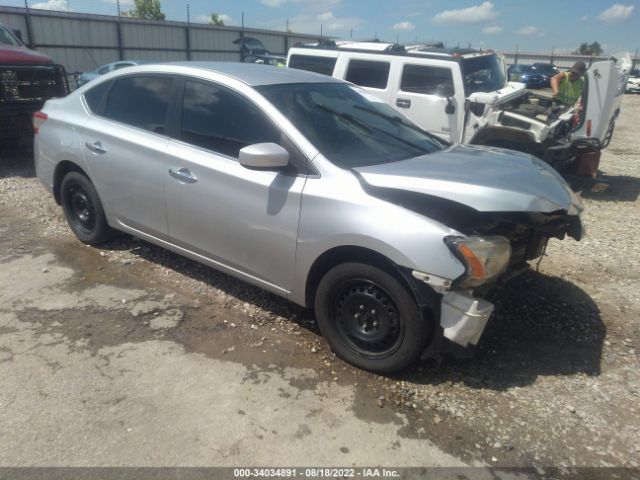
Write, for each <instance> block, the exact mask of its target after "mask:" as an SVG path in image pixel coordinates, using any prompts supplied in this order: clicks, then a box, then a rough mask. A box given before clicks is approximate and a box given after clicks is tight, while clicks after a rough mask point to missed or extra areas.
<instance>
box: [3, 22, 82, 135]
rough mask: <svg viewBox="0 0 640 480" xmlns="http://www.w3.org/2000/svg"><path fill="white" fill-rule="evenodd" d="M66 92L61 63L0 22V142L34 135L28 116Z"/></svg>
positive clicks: (67, 87) (64, 74) (65, 80)
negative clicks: (49, 100) (32, 48)
mask: <svg viewBox="0 0 640 480" xmlns="http://www.w3.org/2000/svg"><path fill="white" fill-rule="evenodd" d="M68 92H69V85H68V82H67V77H66V73H65V70H64V67H62V66H61V65H55V64H54V62H53V60H52V59H51V58H50V57H48V56H46V55H44V54H42V53H39V52H36V51H35V50H31V49H30V48H28V47H27V46H25V45H24V44H23V43H22V42H21V41H20V40H19V39H18V38H17V37H16V36H15V35H13V34H12V33H11V32H10V31H9V29H7V28H6V27H5V26H3V25H2V24H0V145H2V144H3V143H5V142H7V141H8V140H14V139H19V138H22V137H26V138H29V137H30V136H31V135H33V127H32V121H31V117H32V115H33V113H34V112H37V111H38V110H40V109H41V108H42V105H43V104H44V102H45V101H46V100H48V99H50V98H53V97H64V96H65V95H66V94H67V93H68Z"/></svg>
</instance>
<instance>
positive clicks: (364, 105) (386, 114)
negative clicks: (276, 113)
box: [256, 83, 446, 168]
mask: <svg viewBox="0 0 640 480" xmlns="http://www.w3.org/2000/svg"><path fill="white" fill-rule="evenodd" d="M256 89H257V90H258V91H259V92H260V93H262V95H264V96H265V97H266V98H267V99H268V100H269V101H270V102H271V103H272V104H273V105H274V106H275V107H276V108H278V109H279V110H280V111H281V112H282V114H283V115H284V116H285V117H287V118H288V119H289V120H290V121H291V123H293V125H295V126H296V128H297V129H298V130H299V131H300V132H301V133H302V134H303V135H305V136H306V137H307V139H308V140H309V141H310V142H311V143H312V144H313V145H314V146H315V147H316V148H317V149H318V150H319V151H320V152H321V153H322V154H323V155H324V156H325V157H326V158H327V159H329V160H330V161H331V162H333V163H335V164H336V165H338V166H340V167H342V168H356V167H361V166H365V165H375V164H381V163H389V162H394V161H398V160H404V159H407V158H412V157H417V156H421V155H425V154H428V153H432V152H435V151H438V150H441V149H442V148H444V146H445V145H446V144H445V143H444V142H443V141H441V140H439V139H437V138H436V137H434V136H433V135H430V134H428V133H426V132H425V131H423V130H421V129H420V128H418V127H417V126H415V125H414V124H412V123H411V122H410V121H409V120H408V119H406V118H405V117H403V116H401V115H399V114H398V112H396V111H395V110H393V109H392V108H391V107H390V106H389V105H387V104H386V103H383V102H379V101H369V100H367V98H365V96H364V95H362V94H361V93H360V92H358V90H360V89H357V87H353V86H350V85H347V84H344V83H304V84H284V85H266V86H262V87H257V88H256Z"/></svg>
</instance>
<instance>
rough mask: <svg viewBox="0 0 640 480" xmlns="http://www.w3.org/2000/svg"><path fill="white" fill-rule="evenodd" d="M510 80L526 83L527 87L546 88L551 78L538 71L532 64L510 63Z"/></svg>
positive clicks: (508, 73)
mask: <svg viewBox="0 0 640 480" xmlns="http://www.w3.org/2000/svg"><path fill="white" fill-rule="evenodd" d="M507 75H508V77H509V81H511V82H520V83H524V84H525V86H526V87H527V88H545V87H548V86H549V79H548V78H547V77H545V76H544V75H542V74H541V73H538V72H536V71H535V70H533V68H532V67H531V66H530V65H521V64H517V65H510V66H509V68H508V69H507Z"/></svg>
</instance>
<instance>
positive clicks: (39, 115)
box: [33, 112, 49, 134]
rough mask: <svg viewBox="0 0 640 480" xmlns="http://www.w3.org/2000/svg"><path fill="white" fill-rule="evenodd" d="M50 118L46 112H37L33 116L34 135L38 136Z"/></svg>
mask: <svg viewBox="0 0 640 480" xmlns="http://www.w3.org/2000/svg"><path fill="white" fill-rule="evenodd" d="M47 118H49V116H48V115H47V114H46V113H44V112H35V113H34V114H33V133H34V134H37V133H38V131H39V130H40V127H42V124H43V123H44V122H45V120H46V119H47Z"/></svg>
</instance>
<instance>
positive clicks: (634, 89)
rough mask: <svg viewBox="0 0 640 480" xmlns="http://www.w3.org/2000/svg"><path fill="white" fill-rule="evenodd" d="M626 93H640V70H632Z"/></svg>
mask: <svg viewBox="0 0 640 480" xmlns="http://www.w3.org/2000/svg"><path fill="white" fill-rule="evenodd" d="M625 91H626V92H627V93H640V70H631V72H630V73H629V78H628V79H627V86H626V88H625Z"/></svg>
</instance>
